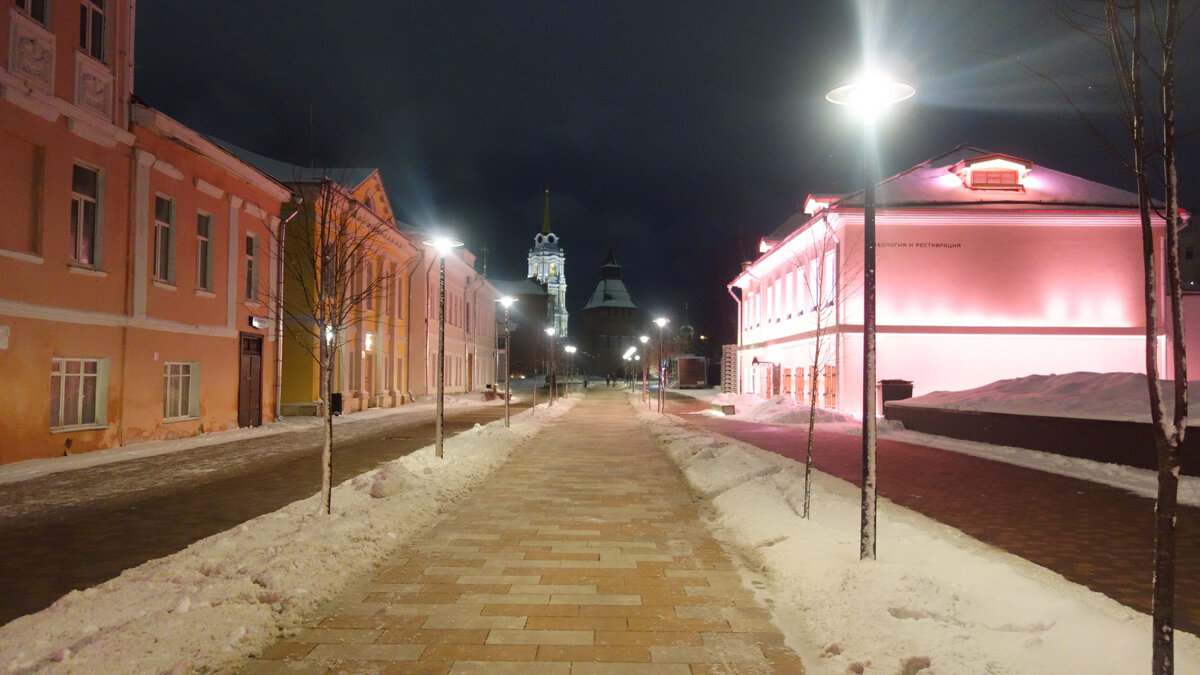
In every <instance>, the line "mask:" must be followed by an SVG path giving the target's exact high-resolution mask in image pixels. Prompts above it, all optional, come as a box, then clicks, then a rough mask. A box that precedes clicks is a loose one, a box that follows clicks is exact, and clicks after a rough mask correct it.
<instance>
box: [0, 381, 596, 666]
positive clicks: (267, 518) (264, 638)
mask: <svg viewBox="0 0 1200 675" xmlns="http://www.w3.org/2000/svg"><path fill="white" fill-rule="evenodd" d="M573 403H574V402H573V401H571V400H570V399H560V401H559V405H556V406H555V407H554V408H551V409H547V408H546V407H544V406H543V407H539V408H538V409H537V411H536V416H534V415H531V413H530V412H529V411H526V412H523V413H521V414H519V415H515V416H513V418H512V424H511V427H510V428H509V429H505V428H504V423H503V422H502V421H497V422H492V423H490V424H488V425H486V426H481V425H476V426H475V428H474V429H471V430H469V431H465V432H463V433H460V434H458V435H457V436H455V437H453V438H448V439H446V441H445V444H444V450H445V457H444V459H441V460H439V459H437V458H436V457H434V456H433V446H428V447H425V448H423V449H421V450H419V451H417V452H415V453H412V454H410V455H408V456H406V457H403V458H400V459H397V460H395V461H393V462H390V463H388V464H387V465H385V466H383V467H381V468H380V469H377V470H375V471H371V472H368V473H365V474H362V475H360V476H357V477H355V478H353V479H351V480H349V481H346V482H345V483H343V484H342V485H340V486H338V487H337V488H335V490H334V493H333V506H334V515H332V516H330V517H324V516H318V515H315V512H316V510H317V504H318V497H317V496H313V497H311V498H309V499H305V500H301V501H298V502H294V503H292V504H291V505H289V506H287V507H285V508H283V509H280V510H279V511H276V512H274V513H269V514H265V515H263V516H260V517H258V518H255V519H253V520H250V521H247V522H246V523H243V524H242V525H239V526H237V527H235V528H233V529H231V530H228V531H226V532H222V533H220V534H217V535H214V536H211V537H208V538H207V539H203V540H201V541H198V542H196V543H195V544H193V545H191V546H189V547H188V548H187V549H185V550H183V551H180V552H179V553H176V554H174V555H171V556H168V557H165V558H159V559H157V560H152V561H149V562H147V563H145V564H143V565H140V566H138V567H135V568H132V569H129V570H126V571H125V572H124V573H123V574H121V576H119V577H117V578H115V579H112V580H110V581H108V582H106V583H103V584H101V585H99V586H96V587H94V588H89V589H87V590H85V591H74V592H72V593H69V594H68V595H66V596H64V597H63V598H61V599H59V600H58V601H57V602H55V603H54V604H53V605H51V606H50V607H48V608H47V609H45V610H43V611H41V612H38V613H36V614H31V615H29V616H25V617H22V618H19V619H16V620H14V621H12V622H10V623H8V624H7V625H5V626H3V627H2V628H0V669H3V670H6V671H9V672H14V671H26V670H38V669H43V668H52V670H53V671H54V672H62V673H86V674H88V675H91V674H92V673H97V672H112V671H113V669H114V667H118V664H119V668H118V669H119V670H120V671H121V672H131V673H132V672H139V673H163V672H197V671H199V672H207V671H213V670H219V669H223V668H230V667H233V666H236V665H237V664H238V663H240V662H241V661H242V660H243V659H245V658H246V657H248V656H250V655H252V654H255V653H258V652H260V651H262V650H263V649H264V648H265V647H267V646H269V645H271V644H272V643H273V642H274V641H275V639H276V638H277V637H278V636H279V635H280V634H286V633H290V632H294V631H296V630H298V629H299V627H300V626H301V624H302V623H303V621H304V617H305V615H306V614H309V613H311V612H312V611H313V610H314V609H316V608H317V607H319V606H320V605H322V604H323V603H325V602H327V601H329V600H330V599H332V598H333V597H335V596H336V594H337V593H338V592H339V591H340V590H341V589H342V588H344V587H345V585H346V584H347V583H348V582H349V581H350V580H351V579H352V578H354V577H355V576H357V575H361V574H365V573H367V572H368V571H370V570H371V569H372V568H374V567H375V566H377V565H378V564H380V563H382V562H383V561H384V560H386V559H387V557H388V555H389V554H390V553H391V552H392V551H394V550H395V549H396V548H397V547H398V546H400V545H402V544H403V543H404V542H405V541H407V540H408V539H409V538H411V537H412V536H413V535H414V534H416V533H417V532H418V531H420V530H421V529H422V528H424V527H426V526H428V525H429V524H431V523H432V522H433V521H434V519H435V518H436V517H437V516H438V514H439V513H441V512H442V511H444V510H445V509H446V508H447V507H449V506H450V505H452V504H453V503H454V502H456V501H458V500H459V499H461V498H462V497H464V496H465V495H466V494H468V493H469V492H470V491H471V490H472V489H473V488H474V487H475V486H477V485H478V484H479V483H480V482H482V481H483V480H484V479H486V478H487V477H488V476H489V475H490V474H491V473H492V472H493V471H494V470H495V469H496V468H497V467H499V466H500V465H501V464H503V463H504V462H505V461H507V459H508V457H509V455H510V454H511V453H512V452H513V450H515V449H516V448H517V447H519V446H520V445H521V444H523V443H524V442H525V441H526V440H527V439H529V438H530V437H531V436H533V435H534V434H536V433H537V431H538V429H539V428H540V426H541V425H543V424H545V423H546V422H547V421H549V420H551V419H553V418H556V417H559V416H561V415H562V414H564V413H565V412H566V411H567V410H569V409H570V408H571V407H572V405H573Z"/></svg>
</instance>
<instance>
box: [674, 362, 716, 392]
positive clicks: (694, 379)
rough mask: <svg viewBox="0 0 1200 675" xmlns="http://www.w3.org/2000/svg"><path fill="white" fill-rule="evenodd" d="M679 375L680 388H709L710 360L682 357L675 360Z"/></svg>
mask: <svg viewBox="0 0 1200 675" xmlns="http://www.w3.org/2000/svg"><path fill="white" fill-rule="evenodd" d="M675 364H676V372H678V373H679V388H680V389H686V388H688V387H707V386H708V359H706V358H704V357H703V356H680V357H677V358H676V359H675Z"/></svg>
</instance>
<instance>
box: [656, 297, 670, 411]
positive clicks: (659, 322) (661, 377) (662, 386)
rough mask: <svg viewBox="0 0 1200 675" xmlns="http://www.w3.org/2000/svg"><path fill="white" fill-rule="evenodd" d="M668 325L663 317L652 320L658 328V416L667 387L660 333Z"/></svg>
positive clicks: (666, 319)
mask: <svg viewBox="0 0 1200 675" xmlns="http://www.w3.org/2000/svg"><path fill="white" fill-rule="evenodd" d="M668 323H671V320H670V319H668V318H666V317H663V316H660V317H658V318H657V319H655V320H654V324H655V325H656V326H658V413H659V414H660V415H661V414H662V411H663V404H664V403H665V399H666V396H667V395H666V386H667V377H666V372H667V371H666V368H665V367H664V365H663V345H662V340H663V333H662V331H663V326H665V325H667V324H668Z"/></svg>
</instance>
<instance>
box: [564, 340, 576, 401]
mask: <svg viewBox="0 0 1200 675" xmlns="http://www.w3.org/2000/svg"><path fill="white" fill-rule="evenodd" d="M563 349H566V350H567V396H570V395H571V376H572V374H573V373H574V372H575V345H567V346H566V347H564V348H563Z"/></svg>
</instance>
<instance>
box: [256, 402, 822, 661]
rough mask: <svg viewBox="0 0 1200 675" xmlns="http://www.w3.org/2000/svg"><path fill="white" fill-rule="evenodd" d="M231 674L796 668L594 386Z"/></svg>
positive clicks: (668, 476)
mask: <svg viewBox="0 0 1200 675" xmlns="http://www.w3.org/2000/svg"><path fill="white" fill-rule="evenodd" d="M243 672H244V673H247V674H249V675H262V674H273V673H368V672H369V673H376V672H378V673H439V674H440V673H451V674H453V675H461V674H465V673H489V674H504V673H522V674H529V675H539V674H542V673H552V674H558V673H562V674H567V673H570V674H571V675H588V674H592V673H620V674H630V675H640V674H647V675H649V674H663V675H676V674H678V675H702V674H709V673H745V674H750V673H764V674H765V673H803V672H804V668H803V665H802V664H801V661H800V659H799V657H798V656H797V655H796V654H795V653H794V652H792V651H791V650H790V649H788V648H787V647H786V646H785V645H784V644H783V636H782V635H781V634H780V632H779V631H778V629H777V628H776V627H775V626H774V625H773V624H772V623H771V621H770V620H769V617H768V613H767V611H766V610H765V609H764V608H763V607H762V606H761V605H760V604H758V602H757V601H756V600H755V599H754V597H753V595H752V594H751V592H750V591H749V590H747V589H746V588H745V587H743V585H742V583H741V580H740V578H739V575H738V572H737V571H736V570H735V569H734V566H733V564H732V563H731V562H730V559H729V556H728V555H727V554H726V552H725V551H724V550H723V549H722V547H721V545H720V544H719V543H718V542H717V541H716V540H714V539H713V538H712V536H711V535H710V534H709V533H708V531H707V530H706V529H705V527H704V525H703V524H702V522H701V521H700V518H699V515H698V513H697V509H696V504H695V502H694V500H693V498H692V496H691V495H690V493H689V491H688V488H687V486H686V485H685V483H684V481H683V479H682V477H681V476H680V474H679V472H678V470H677V469H676V468H675V466H674V465H673V464H672V463H671V462H670V461H669V460H668V459H667V458H666V456H665V455H664V454H663V453H662V452H661V451H660V450H659V449H658V448H657V447H656V445H655V443H654V441H653V440H652V438H651V437H650V436H649V434H648V433H647V432H646V431H644V430H643V429H641V428H640V427H639V426H638V423H637V421H636V419H635V416H634V413H633V411H632V409H631V408H630V406H629V404H628V403H627V402H626V397H625V394H624V392H621V391H619V390H610V389H602V388H600V389H592V390H590V392H589V393H588V395H587V396H585V397H584V398H583V399H582V400H581V401H580V402H579V403H577V404H576V406H575V408H574V409H572V410H571V411H570V412H568V413H567V414H566V415H564V416H563V417H561V418H559V419H558V420H557V421H555V422H553V423H551V424H549V425H548V426H547V427H546V428H545V429H544V430H543V431H542V432H541V433H539V434H538V436H536V437H535V438H534V439H533V440H532V441H531V442H530V443H529V444H528V445H527V446H526V447H525V448H523V449H521V450H519V451H518V452H517V453H516V454H515V455H514V457H513V458H512V460H511V461H510V462H509V463H508V464H506V465H505V466H504V467H502V468H501V469H500V470H498V471H497V473H496V474H495V475H493V476H492V477H491V478H490V479H488V481H486V482H485V483H484V484H483V485H482V486H480V487H479V488H478V489H477V490H476V491H475V492H474V493H473V494H471V495H470V496H469V497H467V498H466V499H465V500H464V501H463V502H461V503H460V504H459V505H457V506H456V507H454V508H453V509H452V510H450V511H449V512H448V513H447V514H446V515H445V516H444V517H443V518H442V519H441V520H440V521H439V522H438V523H437V524H436V525H435V526H433V527H432V528H430V529H429V530H427V531H426V532H424V533H423V534H422V535H421V536H419V537H418V538H416V539H415V540H413V541H411V542H409V543H408V544H407V545H405V546H403V547H402V548H401V549H399V550H398V551H397V553H396V554H395V557H394V558H393V559H392V560H390V561H389V562H388V563H386V564H385V565H383V566H381V567H380V568H379V569H377V570H376V571H375V572H374V573H373V574H372V575H370V577H369V578H363V579H361V580H359V581H357V582H356V583H354V584H352V586H351V587H350V588H348V589H347V590H346V591H345V592H344V593H343V594H342V595H341V597H340V598H338V599H337V600H335V601H334V602H332V603H330V604H329V605H328V606H327V607H326V608H325V609H324V610H323V611H322V612H320V613H319V614H318V615H317V616H314V617H312V618H311V620H310V622H309V623H308V625H307V626H306V627H305V629H304V630H303V631H302V632H300V633H299V634H297V635H295V636H293V637H289V638H286V639H283V640H281V641H279V642H278V643H276V644H275V645H273V646H271V647H270V648H268V649H267V650H266V651H265V652H264V653H263V654H262V656H261V657H260V658H258V659H255V660H253V661H251V662H249V663H248V664H246V667H245V668H244V670H243Z"/></svg>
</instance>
